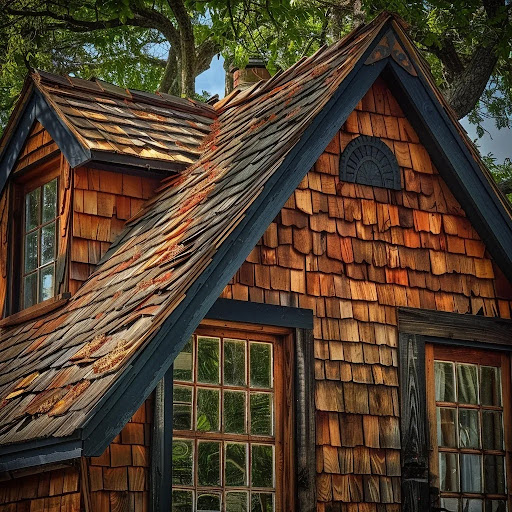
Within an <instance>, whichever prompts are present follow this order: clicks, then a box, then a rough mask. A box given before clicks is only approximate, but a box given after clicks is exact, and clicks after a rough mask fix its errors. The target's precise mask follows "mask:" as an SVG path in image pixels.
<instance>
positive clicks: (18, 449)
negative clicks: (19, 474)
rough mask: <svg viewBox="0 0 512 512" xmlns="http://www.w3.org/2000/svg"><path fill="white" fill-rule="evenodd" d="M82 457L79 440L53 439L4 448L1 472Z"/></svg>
mask: <svg viewBox="0 0 512 512" xmlns="http://www.w3.org/2000/svg"><path fill="white" fill-rule="evenodd" d="M81 455H82V441H81V440H80V439H78V438H73V437H68V438H57V439H55V438H52V439H42V440H37V441H29V442H28V443H17V444H15V445H10V446H5V447H2V449H1V450H0V472H5V471H15V470H17V469H23V468H27V467H31V466H40V465H43V464H50V463H52V462H61V461H64V460H70V459H76V458H78V457H80V456H81Z"/></svg>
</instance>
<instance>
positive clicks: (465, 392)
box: [430, 347, 510, 512]
mask: <svg viewBox="0 0 512 512" xmlns="http://www.w3.org/2000/svg"><path fill="white" fill-rule="evenodd" d="M509 364H510V363H509V360H508V357H507V356H502V355H499V354H494V353H492V352H486V353H482V352H480V351H476V350H474V351H471V350H466V351H460V350H459V351H457V350H454V349H448V348H443V347H435V348H434V354H433V380H434V383H433V386H432V384H430V386H431V388H432V387H433V388H434V389H431V393H432V392H433V393H434V395H435V396H434V400H435V407H432V408H431V412H430V414H431V416H433V415H434V414H435V421H436V425H437V428H436V432H435V434H436V435H435V437H436V443H435V444H436V446H435V450H434V451H435V452H437V457H436V459H437V460H433V461H431V465H434V466H435V465H436V464H437V471H435V470H434V474H436V475H437V476H438V484H439V490H440V505H441V507H443V508H444V509H446V510H448V511H453V512H505V511H506V510H508V506H509V505H508V489H507V487H508V486H507V468H506V467H507V456H506V443H507V442H508V439H506V436H507V435H508V433H507V432H506V430H505V425H506V422H507V421H508V413H509V411H508V404H507V403H506V400H505V397H507V398H508V399H509V395H508V393H505V390H507V391H508V380H509V377H508V375H509V373H508V365H509ZM508 428H510V425H509V426H508Z"/></svg>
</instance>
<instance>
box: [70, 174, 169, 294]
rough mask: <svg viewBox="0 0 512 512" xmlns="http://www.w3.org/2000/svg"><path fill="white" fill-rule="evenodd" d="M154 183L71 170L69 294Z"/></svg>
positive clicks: (129, 176)
mask: <svg viewBox="0 0 512 512" xmlns="http://www.w3.org/2000/svg"><path fill="white" fill-rule="evenodd" d="M158 183H159V180H155V179H153V178H143V177H140V176H134V175H130V174H124V173H117V172H109V171H101V170H96V169H90V168H85V167H84V168H79V169H75V171H74V190H73V238H72V241H71V268H70V283H69V287H70V291H71V293H74V292H75V291H76V290H77V289H78V287H79V286H80V285H81V284H82V283H83V282H84V281H85V280H86V279H87V278H88V277H89V275H90V273H91V272H92V271H93V269H94V266H95V265H96V264H97V263H98V261H99V260H100V258H101V257H102V256H103V254H105V252H106V250H107V249H108V247H109V246H110V243H111V242H112V241H113V240H114V239H115V237H116V236H117V235H118V234H119V233H120V232H121V230H122V229H123V226H124V224H125V222H126V221H127V220H128V219H129V218H130V217H131V216H133V215H134V214H135V213H137V212H138V211H139V210H140V208H141V206H142V204H143V203H144V201H145V200H146V199H147V198H149V197H150V196H151V195H152V194H153V191H154V189H155V188H156V186H157V184H158Z"/></svg>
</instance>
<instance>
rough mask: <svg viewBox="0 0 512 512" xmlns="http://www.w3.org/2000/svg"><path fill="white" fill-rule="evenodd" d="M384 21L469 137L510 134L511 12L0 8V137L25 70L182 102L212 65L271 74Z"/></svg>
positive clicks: (351, 4)
mask: <svg viewBox="0 0 512 512" xmlns="http://www.w3.org/2000/svg"><path fill="white" fill-rule="evenodd" d="M383 9H386V10H389V11H394V12H397V13H398V14H400V15H401V16H402V17H403V18H404V19H405V20H406V22H407V23H409V24H410V34H411V36H412V38H413V39H414V41H415V42H416V44H418V45H419V46H420V47H421V48H422V49H423V50H424V55H425V58H426V59H427V61H428V62H429V64H430V65H431V69H432V73H433V75H434V77H435V79H436V81H437V83H438V85H439V87H440V88H441V90H442V91H444V94H445V96H446V98H447V99H448V101H449V103H450V104H451V105H452V107H453V108H454V109H455V110H456V111H457V112H458V113H459V115H460V116H461V117H462V116H464V115H466V114H468V113H469V119H470V121H471V122H472V123H474V124H476V126H477V132H478V134H479V136H481V135H482V134H483V128H482V122H483V120H484V119H485V118H489V117H490V118H492V119H493V120H494V121H495V124H496V126H497V127H498V128H509V127H510V119H511V118H512V66H511V65H510V61H511V59H510V57H511V52H512V21H511V17H512V4H510V2H509V0H464V1H461V0H457V1H455V2H452V3H449V2H447V1H446V0H430V1H429V2H424V1H421V0H411V1H409V2H407V3H405V2H403V1H402V0H372V1H369V0H352V1H347V0H86V1H84V0H66V1H64V0H0V51H1V55H0V126H1V125H3V124H5V121H6V119H7V117H8V113H9V111H10V109H11V108H12V105H13V102H14V100H15V98H16V96H17V94H18V93H19V90H20V89H21V85H22V83H23V79H24V76H25V74H26V70H27V66H32V67H37V68H42V69H46V70H48V71H54V72H58V73H69V74H73V75H76V76H80V77H83V78H89V77H90V76H91V75H94V76H96V77H98V78H101V79H104V80H107V81H111V82H114V83H117V84H122V85H125V86H127V87H133V88H140V89H144V90H156V89H159V90H163V91H165V92H170V93H172V94H182V95H189V96H191V95H193V94H194V78H195V77H196V76H197V75H198V74H199V73H201V72H202V71H204V70H205V69H207V68H208V66H209V63H210V62H211V59H212V57H213V56H214V55H216V54H219V53H221V54H222V55H223V56H224V58H225V59H226V63H227V65H228V66H229V65H230V64H235V65H237V66H244V65H245V63H247V61H248V59H249V58H250V57H261V58H263V59H264V60H265V61H267V62H268V67H269V70H270V71H271V72H275V71H277V70H278V69H280V68H287V67H288V66H290V65H291V64H293V63H294V62H296V61H297V60H298V59H300V58H301V57H303V56H305V55H310V54H312V53H313V52H314V51H316V50H317V49H318V48H319V47H320V46H321V45H323V44H329V43H331V42H332V41H333V40H336V39H338V38H339V37H341V36H343V35H344V34H345V33H347V32H348V31H349V30H350V29H352V28H353V27H354V26H356V25H357V24H359V23H361V22H363V21H367V20H369V19H371V18H373V17H374V16H375V15H376V14H378V13H379V12H380V11H381V10H383ZM205 96H206V95H204V96H203V97H205ZM196 97H201V95H199V96H197V95H196Z"/></svg>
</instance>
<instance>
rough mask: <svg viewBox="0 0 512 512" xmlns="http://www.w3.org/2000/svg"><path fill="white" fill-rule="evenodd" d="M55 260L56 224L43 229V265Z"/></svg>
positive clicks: (53, 223)
mask: <svg viewBox="0 0 512 512" xmlns="http://www.w3.org/2000/svg"><path fill="white" fill-rule="evenodd" d="M54 259H55V222H52V223H51V224H48V225H47V226H44V227H43V228H42V229H41V265H45V264H46V263H50V262H51V261H53V260H54Z"/></svg>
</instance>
